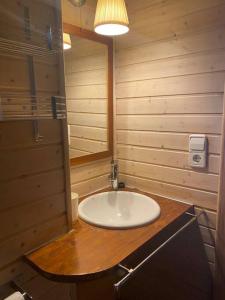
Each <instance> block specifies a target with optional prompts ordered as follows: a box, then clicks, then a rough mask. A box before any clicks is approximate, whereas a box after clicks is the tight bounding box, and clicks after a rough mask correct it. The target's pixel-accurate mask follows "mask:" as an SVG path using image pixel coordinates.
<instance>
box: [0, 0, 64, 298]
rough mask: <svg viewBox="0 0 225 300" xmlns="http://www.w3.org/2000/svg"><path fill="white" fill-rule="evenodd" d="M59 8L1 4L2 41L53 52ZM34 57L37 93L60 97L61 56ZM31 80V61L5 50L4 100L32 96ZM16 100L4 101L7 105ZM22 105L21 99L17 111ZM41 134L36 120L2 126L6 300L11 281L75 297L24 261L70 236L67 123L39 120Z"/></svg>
mask: <svg viewBox="0 0 225 300" xmlns="http://www.w3.org/2000/svg"><path fill="white" fill-rule="evenodd" d="M58 5H59V1H55V0H33V1H29V0H15V1H14V0H10V1H7V0H2V1H1V3H0V37H4V38H6V39H12V40H18V41H23V42H26V43H31V44H35V45H38V46H41V47H46V48H47V44H46V38H45V37H44V34H45V31H46V28H47V25H49V24H51V25H53V26H54V28H55V27H56V26H57V28H58V30H60V25H59V24H58V25H56V24H57V19H58V16H57V15H58V13H60V11H58V13H57V11H56V10H57V7H58ZM24 7H27V8H29V9H30V22H31V25H32V26H33V27H32V29H33V30H34V31H33V33H31V40H29V41H28V40H27V39H26V38H25V34H24ZM33 59H34V72H35V76H36V88H37V95H38V96H46V97H49V96H53V95H58V94H59V93H60V78H58V76H57V74H60V72H59V58H58V56H52V57H50V58H49V57H45V56H43V57H37V56H34V57H33ZM30 80H31V78H30V76H29V66H28V57H27V55H25V54H19V53H17V54H15V53H11V52H8V51H3V50H0V95H2V94H4V95H13V98H14V99H16V95H18V93H20V95H24V96H26V95H28V96H29V95H31V93H32V92H31V84H30ZM13 101H14V100H12V99H11V97H10V96H8V97H6V103H7V104H8V105H12V102H13ZM22 102H23V100H22V98H21V104H19V103H18V105H22V104H23V103H22ZM4 104H5V103H4ZM22 109H25V108H24V107H22ZM39 129H40V134H41V135H42V136H43V140H42V141H40V142H38V143H37V142H36V141H35V140H34V132H33V123H32V121H7V122H0V167H1V173H0V228H1V230H0V299H2V298H1V297H3V295H4V296H6V295H7V294H5V293H4V291H5V289H3V290H4V291H3V290H2V289H1V285H2V284H4V283H7V282H9V281H11V280H15V281H16V282H17V283H20V284H21V285H22V286H23V287H24V288H25V289H26V290H28V291H29V292H30V294H31V295H32V296H33V299H43V300H44V299H60V300H62V299H70V298H69V295H68V293H69V288H67V286H65V285H58V284H56V283H52V282H50V281H48V280H46V279H44V278H43V277H41V276H39V275H38V274H37V273H36V272H34V271H33V270H32V269H31V268H30V267H28V266H27V265H26V264H25V263H23V260H22V259H21V257H22V256H23V254H24V253H25V252H27V251H30V250H31V249H34V248H36V247H39V246H40V245H42V244H44V243H46V242H49V241H50V240H51V239H53V238H55V237H57V236H59V235H61V234H63V233H65V232H67V231H68V222H67V211H66V210H67V207H66V195H65V193H66V185H65V155H66V154H65V153H64V146H63V143H64V141H63V133H62V131H63V127H62V122H61V121H60V120H41V121H40V122H39ZM66 295H68V297H67V298H66Z"/></svg>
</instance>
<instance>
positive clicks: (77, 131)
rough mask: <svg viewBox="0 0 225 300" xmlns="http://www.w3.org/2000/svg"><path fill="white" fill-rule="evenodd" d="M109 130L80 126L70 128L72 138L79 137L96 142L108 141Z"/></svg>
mask: <svg viewBox="0 0 225 300" xmlns="http://www.w3.org/2000/svg"><path fill="white" fill-rule="evenodd" d="M107 134H108V132H107V129H106V128H98V127H83V126H79V125H71V126H70V135H71V137H78V138H84V139H92V138H93V137H94V138H95V140H96V141H103V142H106V141H107Z"/></svg>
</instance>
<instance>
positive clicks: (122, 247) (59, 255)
mask: <svg viewBox="0 0 225 300" xmlns="http://www.w3.org/2000/svg"><path fill="white" fill-rule="evenodd" d="M132 191H136V192H139V193H142V194H145V195H149V196H150V197H152V198H153V199H155V200H156V201H157V202H158V203H159V205H160V207H161V215H160V217H159V219H157V220H156V221H155V222H153V223H152V224H149V225H146V226H144V227H140V228H135V229H124V230H112V229H103V228H98V227H94V226H92V225H89V224H87V223H85V222H83V221H81V220H79V221H77V223H76V224H75V226H74V230H72V231H71V232H69V233H67V234H65V235H64V236H62V237H60V238H58V239H57V240H55V241H53V242H50V243H49V244H48V245H47V246H44V247H42V248H40V249H38V250H35V251H34V252H32V253H29V254H27V255H26V256H25V258H26V260H27V261H28V262H29V263H30V264H31V265H32V266H33V267H34V268H35V269H36V270H37V271H39V272H40V273H42V274H43V275H45V276H47V277H48V278H51V279H52V280H60V281H71V280H74V281H76V280H82V279H89V278H91V277H94V276H99V275H102V274H101V273H104V272H107V271H109V270H111V269H113V268H114V267H115V266H117V265H118V264H119V263H120V262H121V261H122V260H124V259H125V258H126V257H128V256H129V255H130V254H131V253H133V252H134V251H135V250H137V249H138V248H139V247H141V246H142V245H143V244H144V243H146V242H147V241H149V240H150V239H151V238H153V237H154V236H155V235H156V234H157V233H159V232H160V231H161V230H162V229H163V228H165V227H166V226H167V225H169V224H170V223H172V222H173V221H175V220H176V219H177V218H179V217H180V216H181V215H182V214H183V213H185V212H186V211H187V210H189V209H190V207H191V206H190V205H187V204H183V203H180V202H176V201H172V200H168V199H166V198H163V197H159V196H155V195H151V194H148V193H143V192H140V191H137V190H132Z"/></svg>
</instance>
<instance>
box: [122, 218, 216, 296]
mask: <svg viewBox="0 0 225 300" xmlns="http://www.w3.org/2000/svg"><path fill="white" fill-rule="evenodd" d="M173 230H174V228H173ZM167 231H168V232H167V234H168V236H169V234H170V233H169V232H170V230H167ZM167 234H166V235H167ZM166 235H165V234H164V236H162V239H165V238H166ZM154 243H156V244H157V247H158V245H159V244H160V243H159V238H158V240H157V241H151V243H149V245H146V246H145V247H144V248H143V249H142V250H141V251H140V255H141V256H142V255H144V253H145V254H146V256H147V253H148V254H150V253H151V251H152V249H153V248H154ZM140 255H138V254H136V257H134V260H135V262H134V263H133V262H132V258H130V259H129V260H128V261H127V262H125V264H126V265H127V266H128V267H133V266H134V265H135V263H137V262H138V261H140ZM142 259H143V257H142ZM211 288H212V279H211V274H210V270H209V267H208V264H207V258H206V255H205V252H204V248H203V245H202V241H201V236H200V233H199V229H198V225H197V223H196V222H195V223H192V224H191V225H189V226H188V227H187V228H185V229H184V230H183V231H182V232H181V233H179V234H178V235H177V236H176V237H175V238H174V239H173V240H171V241H170V242H169V243H168V244H167V245H166V246H165V247H163V248H161V250H159V251H158V252H157V254H155V255H154V256H152V258H151V259H150V260H149V261H148V262H147V263H146V264H145V265H144V266H143V267H142V268H141V269H139V271H138V272H136V273H135V274H134V275H133V276H131V277H130V279H129V280H128V281H127V282H126V283H124V284H123V285H122V286H121V288H120V290H119V295H117V297H118V299H121V300H128V299H129V300H150V299H151V300H168V299H171V300H196V299H198V300H209V299H211Z"/></svg>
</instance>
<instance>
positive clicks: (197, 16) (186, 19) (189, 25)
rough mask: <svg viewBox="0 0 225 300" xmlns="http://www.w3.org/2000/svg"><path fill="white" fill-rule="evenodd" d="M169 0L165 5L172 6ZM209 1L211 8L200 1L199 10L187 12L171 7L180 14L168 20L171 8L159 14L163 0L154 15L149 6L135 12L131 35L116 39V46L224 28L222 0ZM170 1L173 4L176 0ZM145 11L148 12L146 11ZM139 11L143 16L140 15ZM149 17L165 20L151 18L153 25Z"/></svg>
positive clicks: (127, 45)
mask: <svg viewBox="0 0 225 300" xmlns="http://www.w3.org/2000/svg"><path fill="white" fill-rule="evenodd" d="M148 2H149V1H148ZM171 2H172V1H170V2H169V3H167V4H166V5H168V6H172V5H171ZM210 2H211V6H212V7H208V6H205V7H204V3H202V5H201V6H202V7H201V9H199V7H198V6H196V7H195V11H192V12H189V13H188V14H187V13H186V11H185V10H183V11H182V10H177V9H174V11H176V13H177V14H178V15H179V16H177V17H176V18H175V19H167V18H168V16H169V14H170V13H172V14H174V13H173V12H171V11H170V13H168V12H167V13H165V12H163V13H160V11H161V12H162V11H163V10H164V4H163V3H162V5H160V6H159V7H158V11H157V13H156V15H154V11H152V10H150V7H149V10H146V9H145V10H141V11H140V14H139V13H138V15H137V14H135V22H133V24H132V25H131V26H132V27H133V30H132V31H130V34H128V35H126V36H124V37H119V38H118V39H117V47H118V48H128V47H131V46H138V45H140V44H145V43H149V42H156V41H160V40H166V39H174V38H175V39H176V38H177V37H178V38H179V37H180V36H183V35H193V34H195V33H199V32H201V31H204V30H208V29H211V28H213V27H214V28H215V27H223V26H224V18H223V16H224V9H225V6H224V2H223V0H221V1H220V2H219V3H214V2H212V1H210ZM173 4H175V2H174V3H173ZM193 10H194V7H193ZM147 11H148V12H149V14H147ZM128 13H129V12H128ZM141 14H142V17H140V16H141ZM151 17H153V20H156V19H157V18H158V17H159V18H161V17H162V18H165V20H164V21H162V22H159V21H158V22H157V23H154V22H156V21H154V22H153V23H154V24H153V23H152V21H151ZM139 18H140V19H139ZM169 18H170V17H169Z"/></svg>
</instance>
